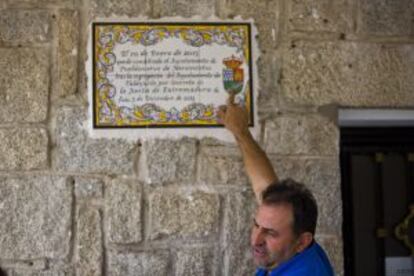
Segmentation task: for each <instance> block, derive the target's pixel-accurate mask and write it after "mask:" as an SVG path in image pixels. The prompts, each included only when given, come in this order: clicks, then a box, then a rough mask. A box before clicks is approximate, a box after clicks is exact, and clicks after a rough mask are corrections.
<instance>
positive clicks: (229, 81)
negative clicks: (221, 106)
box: [223, 56, 244, 94]
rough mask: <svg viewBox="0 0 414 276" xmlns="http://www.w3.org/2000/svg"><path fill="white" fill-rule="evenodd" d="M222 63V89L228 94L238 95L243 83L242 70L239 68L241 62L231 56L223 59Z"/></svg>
mask: <svg viewBox="0 0 414 276" xmlns="http://www.w3.org/2000/svg"><path fill="white" fill-rule="evenodd" d="M223 63H224V65H225V66H226V68H225V69H223V83H224V89H225V90H226V91H227V92H229V93H230V92H232V93H235V94H238V93H240V92H241V91H242V90H243V81H244V72H243V68H240V65H242V64H243V61H242V60H241V59H239V58H236V57H235V56H231V57H230V58H226V59H224V60H223Z"/></svg>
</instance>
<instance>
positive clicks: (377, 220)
mask: <svg viewBox="0 0 414 276" xmlns="http://www.w3.org/2000/svg"><path fill="white" fill-rule="evenodd" d="M340 147H341V178H342V181H341V185H342V197H343V218H344V221H343V222H344V223H343V229H342V230H343V237H344V258H345V263H344V265H345V275H346V276H351V275H352V276H353V275H355V276H366V275H378V276H381V275H404V276H405V275H414V272H413V270H412V265H413V263H414V261H413V256H412V255H413V253H414V250H413V248H410V242H412V243H413V245H414V233H413V228H414V227H413V224H414V219H413V220H411V218H410V217H408V215H409V214H410V206H413V204H414V128H413V127H401V128H400V127H398V128H391V127H388V128H367V127H363V128H361V127H360V128H351V127H346V128H341V143H340ZM413 212H414V211H413ZM413 216H414V215H413ZM407 218H408V220H411V222H410V223H409V224H410V227H409V228H410V229H408V230H407V229H405V228H404V233H402V231H400V232H399V235H397V234H396V231H397V228H398V227H399V226H400V225H401V224H403V222H404V221H405V222H407ZM401 229H402V228H401V226H400V227H399V228H398V230H401ZM410 231H411V232H410ZM402 234H404V235H405V236H408V237H405V238H406V239H405V240H402V239H401V237H400V236H401V235H402ZM407 241H408V243H407ZM410 266H411V268H410ZM391 270H392V272H391ZM391 273H393V274H391Z"/></svg>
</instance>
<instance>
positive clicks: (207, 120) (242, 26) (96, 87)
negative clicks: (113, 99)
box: [92, 22, 255, 129]
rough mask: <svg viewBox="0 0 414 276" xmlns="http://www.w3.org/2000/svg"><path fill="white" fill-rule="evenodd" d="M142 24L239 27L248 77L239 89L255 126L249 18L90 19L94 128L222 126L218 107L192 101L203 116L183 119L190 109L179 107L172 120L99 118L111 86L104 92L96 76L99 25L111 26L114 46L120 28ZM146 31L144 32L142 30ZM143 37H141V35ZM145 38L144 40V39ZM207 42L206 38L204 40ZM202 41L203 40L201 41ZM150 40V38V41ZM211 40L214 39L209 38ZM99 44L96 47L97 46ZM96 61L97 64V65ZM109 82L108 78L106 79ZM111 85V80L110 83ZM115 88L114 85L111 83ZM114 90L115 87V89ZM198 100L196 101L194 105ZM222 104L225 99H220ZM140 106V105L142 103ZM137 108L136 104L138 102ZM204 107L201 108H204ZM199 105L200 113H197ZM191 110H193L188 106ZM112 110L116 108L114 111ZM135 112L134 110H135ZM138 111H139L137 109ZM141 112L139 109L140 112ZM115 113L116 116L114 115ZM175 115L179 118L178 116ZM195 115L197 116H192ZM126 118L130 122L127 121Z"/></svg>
mask: <svg viewBox="0 0 414 276" xmlns="http://www.w3.org/2000/svg"><path fill="white" fill-rule="evenodd" d="M131 27H132V29H134V28H141V29H145V30H148V31H149V30H157V29H158V30H159V29H162V28H164V29H167V30H171V29H174V28H178V29H181V30H184V31H189V30H195V31H196V32H197V31H198V32H199V33H201V34H203V30H204V31H205V30H209V29H211V30H222V31H223V32H224V31H226V30H228V31H234V30H237V29H238V30H239V32H241V33H242V35H243V36H242V38H244V39H243V41H242V46H241V47H242V51H243V54H244V55H243V56H244V58H245V59H246V60H245V62H246V65H247V66H248V74H247V75H248V80H247V81H246V83H245V88H244V90H243V91H242V93H243V94H244V103H245V106H246V109H247V111H248V115H249V126H250V127H254V122H255V120H254V119H255V118H254V114H255V112H254V108H255V105H254V99H255V98H254V85H253V83H254V82H253V70H254V68H253V66H254V58H253V56H252V39H253V38H252V26H251V23H249V22H93V23H92V73H93V77H92V86H93V89H92V93H93V94H92V116H93V120H92V121H93V128H94V129H111V128H118V129H119V128H138V129H139V128H199V127H202V128H206V127H208V128H210V127H213V128H214V127H219V128H222V127H223V125H221V124H219V123H218V122H217V117H216V111H217V107H210V109H208V108H207V107H206V106H204V107H203V104H202V103H195V104H193V106H192V108H194V109H195V110H196V111H198V113H199V114H207V115H208V116H207V115H206V116H204V115H203V116H204V117H202V118H201V119H200V118H198V117H193V119H190V120H188V119H187V120H186V119H185V118H186V117H185V116H184V115H186V114H185V113H189V112H187V111H186V110H184V109H183V110H179V112H180V113H179V116H176V117H175V118H176V119H175V120H170V121H168V120H166V119H163V120H160V121H151V119H148V118H145V116H144V119H143V120H135V121H133V120H131V119H130V118H129V119H127V120H125V119H122V117H120V119H116V118H115V119H112V121H111V120H108V121H107V122H106V123H105V122H104V123H103V122H102V120H101V119H102V116H100V115H102V114H101V113H100V111H99V110H100V109H101V108H102V104H101V102H102V96H101V95H102V94H106V99H105V100H108V98H109V97H108V96H110V90H108V89H107V91H104V92H105V93H102V91H103V90H102V87H104V86H103V85H105V83H102V79H100V78H99V76H102V72H100V69H99V67H100V66H101V67H102V62H101V63H100V64H98V60H99V58H101V61H102V55H100V53H102V49H103V48H102V47H101V48H99V47H98V46H99V44H100V43H98V42H97V39H99V37H100V34H101V33H100V28H107V29H110V28H112V31H113V32H112V34H113V35H114V39H113V46H112V47H115V43H116V39H117V36H118V39H119V37H120V34H121V33H122V31H123V30H130V28H131ZM142 33H144V34H145V32H141V35H142ZM141 38H142V37H141ZM144 41H145V40H144ZM203 42H204V43H206V42H205V41H203ZM203 42H202V43H203ZM149 43H151V41H150V42H149ZM210 43H213V42H210ZM203 45H204V44H201V45H198V46H195V47H202V46H203ZM97 47H98V48H97ZM98 65H99V66H98ZM106 85H108V82H107V83H106ZM109 85H110V83H109ZM106 87H110V86H106ZM113 88H114V89H116V87H113ZM115 92H116V90H115ZM197 104H198V105H197ZM223 104H224V103H223ZM146 105H147V106H146V107H149V109H150V110H151V104H146ZM141 107H142V106H141ZM152 107H153V108H152V112H153V111H154V108H155V109H156V106H154V105H152ZM112 108H114V109H116V107H115V106H112ZM138 108H139V106H138ZM203 108H204V109H203ZM200 109H201V113H200ZM191 111H193V110H191ZM114 112H115V111H114ZM155 112H158V113H159V117H158V118H161V117H162V116H164V118H168V115H169V114H168V111H165V110H155ZM134 114H135V113H134ZM137 114H139V112H137ZM141 114H142V113H141ZM115 117H116V116H115ZM177 118H178V119H177ZM194 118H196V119H195V120H194ZM203 119H204V121H203ZM127 122H129V123H127Z"/></svg>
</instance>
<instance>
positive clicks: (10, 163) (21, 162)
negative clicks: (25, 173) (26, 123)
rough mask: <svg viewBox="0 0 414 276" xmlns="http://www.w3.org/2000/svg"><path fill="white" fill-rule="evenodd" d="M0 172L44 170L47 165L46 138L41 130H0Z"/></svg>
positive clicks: (45, 133) (45, 134)
mask: <svg viewBox="0 0 414 276" xmlns="http://www.w3.org/2000/svg"><path fill="white" fill-rule="evenodd" d="M0 141H1V143H0V156H2V158H0V170H32V169H44V168H46V167H47V165H48V148H47V147H48V136H47V132H46V130H44V129H41V128H5V129H0Z"/></svg>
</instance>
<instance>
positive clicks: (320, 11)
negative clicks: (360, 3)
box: [287, 0, 353, 33]
mask: <svg viewBox="0 0 414 276" xmlns="http://www.w3.org/2000/svg"><path fill="white" fill-rule="evenodd" d="M287 3H288V9H289V13H288V24H289V25H288V26H289V29H290V30H295V31H327V32H341V33H348V32H350V31H352V21H353V14H352V9H353V5H352V1H349V0H333V1H332V0H316V1H315V0H305V1H303V0H292V1H288V2H287Z"/></svg>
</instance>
